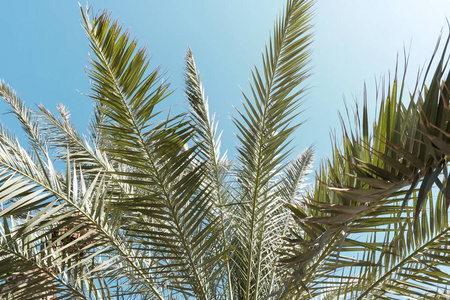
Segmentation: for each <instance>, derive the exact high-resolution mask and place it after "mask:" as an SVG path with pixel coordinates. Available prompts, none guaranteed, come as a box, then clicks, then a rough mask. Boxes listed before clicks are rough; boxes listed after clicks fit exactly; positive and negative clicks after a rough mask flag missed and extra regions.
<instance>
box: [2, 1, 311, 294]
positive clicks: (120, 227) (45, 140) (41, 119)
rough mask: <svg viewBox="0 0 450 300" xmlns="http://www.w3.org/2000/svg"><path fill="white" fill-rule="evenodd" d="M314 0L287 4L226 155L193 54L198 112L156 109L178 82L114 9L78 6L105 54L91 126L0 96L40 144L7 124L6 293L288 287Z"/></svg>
mask: <svg viewBox="0 0 450 300" xmlns="http://www.w3.org/2000/svg"><path fill="white" fill-rule="evenodd" d="M311 6H312V3H311V1H309V0H289V1H288V2H287V5H286V8H285V10H284V12H283V14H282V15H281V16H280V18H279V20H278V21H277V22H276V24H275V29H274V34H273V37H272V38H271V39H270V40H269V43H268V45H267V46H266V48H265V51H264V53H263V66H262V69H261V70H262V71H261V70H260V69H258V68H256V66H255V67H254V69H253V71H252V76H253V83H252V84H251V91H252V94H251V95H246V94H244V95H243V97H244V103H243V108H242V109H241V111H238V117H236V118H235V119H234V122H235V124H236V126H237V128H238V134H237V136H238V139H239V142H240V146H239V148H238V150H237V151H238V154H237V159H236V161H235V162H230V161H229V160H228V159H227V157H226V156H225V155H221V154H220V134H218V133H217V120H215V118H214V115H210V114H209V110H208V103H207V100H206V96H205V92H204V89H203V86H202V83H201V80H200V77H199V75H198V72H197V68H196V66H195V62H194V58H193V55H192V51H191V50H190V49H188V51H187V54H186V70H185V71H186V72H185V74H186V75H185V86H186V96H187V99H188V102H189V105H190V110H189V112H188V113H186V114H181V115H175V116H174V115H171V114H170V113H169V114H168V113H166V112H165V111H164V110H159V107H160V106H161V105H162V101H163V100H164V99H165V98H166V97H168V96H169V95H170V93H171V91H170V88H169V85H168V84H167V83H166V82H165V81H164V78H163V76H162V75H161V74H160V71H159V69H156V70H153V71H148V70H147V68H148V64H149V60H148V59H147V57H146V51H145V49H138V48H137V42H136V41H135V40H132V41H131V40H130V38H129V34H128V33H127V32H126V31H125V32H124V31H122V28H121V27H120V26H119V25H118V24H117V21H116V22H113V21H112V20H111V18H110V15H109V14H108V13H103V14H100V15H97V16H92V15H91V14H90V12H89V9H86V11H84V10H83V9H81V14H82V18H83V24H84V29H85V31H86V35H87V37H88V39H89V42H90V46H91V49H92V52H93V58H92V60H91V68H90V69H89V70H88V75H89V78H90V79H91V82H92V92H91V94H90V97H91V98H92V99H93V100H94V101H95V109H94V116H93V118H92V121H91V124H90V133H89V137H85V136H83V135H81V134H80V133H79V132H78V131H77V130H76V128H75V126H74V125H73V124H72V123H71V121H70V113H69V111H68V110H67V109H66V108H65V107H64V106H62V105H59V106H58V115H54V114H52V113H51V112H50V111H49V110H47V109H46V108H45V107H43V106H38V110H37V111H35V110H32V109H30V108H28V107H27V106H26V105H25V103H24V101H22V99H21V98H20V97H19V96H17V94H16V93H15V92H14V91H13V90H12V89H11V88H10V87H9V86H7V85H6V84H5V83H4V82H3V81H2V82H1V84H0V94H1V96H2V97H3V98H4V99H5V101H6V102H7V103H8V104H9V105H10V107H11V111H12V113H13V114H14V115H15V116H16V117H17V119H18V120H19V121H20V122H21V124H22V127H23V129H24V131H25V133H26V135H27V138H28V142H29V146H28V148H29V150H28V151H27V150H25V149H24V148H23V147H22V146H21V144H20V143H19V142H18V140H17V139H16V138H15V137H14V136H13V135H12V134H11V133H9V132H8V131H7V129H5V128H1V129H0V203H1V205H2V206H1V211H0V217H1V221H0V224H1V225H0V298H1V299H44V298H46V299H124V298H130V299H141V298H142V299H194V298H195V299H263V298H274V297H278V295H281V293H282V292H283V291H285V280H284V278H285V277H286V276H287V272H286V270H285V269H283V268H281V267H279V266H278V265H277V263H278V261H279V260H280V259H281V253H280V252H279V251H278V249H280V247H281V246H282V243H283V239H282V237H283V236H285V235H286V234H287V233H288V232H289V228H290V226H291V224H292V221H293V219H292V218H290V213H289V211H288V209H287V208H286V207H285V205H284V203H294V201H295V199H296V198H297V197H298V193H299V189H300V188H301V187H302V181H303V179H304V178H305V175H306V174H307V173H308V170H309V169H310V167H311V163H312V159H313V157H314V152H313V149H312V148H308V149H306V150H305V151H304V152H303V153H302V154H300V155H299V156H297V157H295V158H294V159H292V160H290V161H289V156H290V154H291V150H290V139H291V134H292V133H293V132H294V130H295V129H296V128H297V127H299V125H300V124H298V123H297V121H296V117H297V116H298V114H299V111H298V108H299V106H300V105H301V97H302V95H303V92H304V88H303V87H302V85H303V82H304V80H305V79H306V78H307V77H308V66H307V63H308V61H309V50H308V46H309V44H310V42H311V33H310V25H309V22H310V19H311Z"/></svg>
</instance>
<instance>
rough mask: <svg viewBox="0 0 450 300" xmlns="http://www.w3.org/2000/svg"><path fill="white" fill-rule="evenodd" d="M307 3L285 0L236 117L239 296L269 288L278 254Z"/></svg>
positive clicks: (306, 40) (304, 54)
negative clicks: (281, 177)
mask: <svg viewBox="0 0 450 300" xmlns="http://www.w3.org/2000/svg"><path fill="white" fill-rule="evenodd" d="M311 7H312V2H311V1H288V3H287V5H286V8H285V11H284V12H283V13H282V15H281V16H280V18H279V19H278V21H277V22H276V23H275V28H274V33H273V38H271V39H270V40H269V42H268V45H266V47H265V51H264V52H263V55H262V60H263V68H261V69H258V68H256V67H255V68H254V70H253V71H252V79H253V82H252V84H251V86H250V88H251V91H252V97H249V96H247V95H245V94H243V97H244V105H243V109H242V110H241V111H238V114H239V118H235V119H234V123H235V125H236V126H237V128H238V135H237V137H238V139H239V142H240V144H241V145H240V146H239V147H238V149H237V151H238V157H237V163H238V165H237V170H236V181H237V195H236V199H238V201H239V202H241V203H242V204H241V205H240V206H238V207H237V210H236V212H235V214H236V228H237V231H236V232H237V242H238V244H237V247H236V251H235V256H234V257H233V261H234V264H235V267H234V268H235V272H236V274H237V276H236V278H237V279H236V283H235V286H236V288H235V289H236V290H235V294H236V295H238V296H237V297H239V298H242V299H257V298H260V297H262V296H263V295H268V294H270V292H269V293H267V292H268V291H270V290H271V289H272V287H271V286H270V285H271V284H272V280H271V278H270V276H266V274H267V273H268V272H270V271H271V269H272V268H273V266H274V265H275V264H276V261H277V256H276V255H274V254H273V252H272V251H271V250H269V249H272V248H273V246H274V245H277V243H276V242H275V243H274V239H268V238H267V236H270V235H271V234H273V233H274V232H273V231H277V230H278V229H277V226H276V224H275V223H274V222H276V220H277V212H278V211H279V205H280V204H279V202H278V201H277V200H276V199H277V196H278V192H277V184H276V182H275V177H276V176H277V175H278V173H279V171H281V169H282V167H283V163H284V160H285V158H286V157H287V156H288V155H289V153H290V151H289V150H287V149H288V148H287V147H288V144H289V139H290V136H291V134H292V133H293V131H294V130H295V129H296V128H297V127H298V126H299V124H298V123H297V122H296V121H295V118H296V117H297V116H298V114H299V112H298V108H299V106H300V104H301V102H300V97H301V96H302V95H303V91H304V88H302V87H300V84H301V83H303V82H304V80H305V79H306V78H307V76H308V67H307V63H308V61H309V44H310V42H311V37H312V35H311V33H310V25H309V22H310V19H311ZM260 70H261V71H260ZM252 98H253V99H252ZM275 240H276V239H275Z"/></svg>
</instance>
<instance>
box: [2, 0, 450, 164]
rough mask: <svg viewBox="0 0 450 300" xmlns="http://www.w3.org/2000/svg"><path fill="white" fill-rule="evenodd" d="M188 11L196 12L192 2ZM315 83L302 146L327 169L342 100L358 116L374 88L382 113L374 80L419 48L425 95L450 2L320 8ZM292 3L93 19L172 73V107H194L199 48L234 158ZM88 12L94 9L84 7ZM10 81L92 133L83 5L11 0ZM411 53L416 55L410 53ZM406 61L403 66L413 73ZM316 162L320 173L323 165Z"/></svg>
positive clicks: (275, 0) (176, 5)
mask: <svg viewBox="0 0 450 300" xmlns="http://www.w3.org/2000/svg"><path fill="white" fill-rule="evenodd" d="M188 2H189V3H188ZM316 2H317V3H316V5H315V9H314V11H315V16H314V32H315V37H314V42H313V45H312V48H311V49H312V56H311V59H312V61H311V68H312V76H311V77H310V78H309V79H308V81H307V83H308V85H309V86H310V89H309V92H308V95H307V96H306V97H305V104H304V106H303V108H304V109H306V111H305V112H304V113H303V114H302V115H301V116H300V117H299V119H298V121H299V122H300V121H304V120H308V121H307V122H306V123H305V124H304V125H303V126H302V127H300V128H299V130H298V132H297V133H296V134H295V139H294V141H293V145H297V147H296V150H295V152H300V151H301V150H302V149H304V148H306V147H307V146H308V145H310V144H313V143H314V144H315V147H316V150H317V158H318V159H317V162H318V161H320V159H321V158H322V157H324V156H325V155H330V153H331V148H330V138H329V132H330V129H333V128H337V127H338V126H339V119H338V110H341V111H343V110H344V104H343V98H344V97H345V98H346V99H347V102H348V103H349V104H350V107H353V106H354V105H353V102H354V100H355V99H358V100H359V101H362V91H363V87H364V83H365V82H366V83H367V89H368V95H369V102H370V107H371V108H372V110H374V107H375V85H374V81H375V79H377V80H378V81H380V80H379V79H380V77H381V76H383V75H384V76H385V77H386V79H387V78H388V77H389V71H390V74H391V78H392V77H393V72H394V69H395V64H396V60H397V56H398V57H399V60H400V62H403V51H404V49H406V51H407V52H408V51H410V59H409V74H410V76H409V77H408V81H407V82H408V84H407V87H409V88H410V89H412V88H413V87H414V79H415V76H416V74H417V70H418V69H419V67H420V66H422V67H423V66H425V65H426V64H427V62H428V60H429V59H430V58H431V54H432V53H433V50H434V48H435V45H436V41H437V39H438V37H439V35H440V33H441V31H442V33H443V37H444V38H446V36H447V35H448V32H449V30H448V25H447V20H446V18H447V17H449V16H450V1H448V0H436V1H419V0H413V1H406V0H396V1H388V0H380V1H360V0H339V1H325V0H324V1H316ZM284 3H285V1H284V0H270V1H269V0H259V1H256V0H245V1H242V0H229V1H226V2H223V1H220V2H219V1H206V0H194V1H175V0H168V1H142V0H141V1H127V2H125V1H116V0H114V1H100V0H95V1H89V5H92V6H93V11H94V12H97V11H102V10H103V9H108V10H110V11H112V16H113V18H119V22H120V23H123V25H124V28H129V29H130V32H131V36H136V37H137V38H138V39H139V43H140V45H141V46H144V45H146V46H147V48H148V51H149V54H150V56H151V57H152V61H151V64H150V68H156V67H158V66H161V67H162V68H163V69H164V70H166V72H167V76H166V78H167V79H168V80H169V81H170V82H172V88H173V89H174V90H175V92H174V94H173V95H172V96H171V97H170V99H169V100H168V101H167V102H166V105H167V106H171V105H177V104H180V105H179V106H177V109H180V110H184V109H185V108H186V107H187V105H186V100H185V98H184V95H183V66H184V54H185V51H186V49H187V47H188V46H190V47H191V48H192V50H193V53H194V57H195V60H196V63H197V67H198V68H199V70H200V74H201V76H202V79H203V82H204V85H205V88H206V93H207V94H208V96H209V103H210V111H211V112H216V114H217V116H218V117H219V120H220V121H219V122H220V123H219V129H220V130H223V131H224V132H223V136H222V151H225V150H226V149H228V151H229V153H230V155H229V156H230V158H233V155H234V153H235V151H234V149H235V147H236V145H237V139H236V138H235V136H234V132H235V127H234V125H233V124H232V122H231V120H230V116H231V115H237V114H236V113H235V108H234V107H237V108H240V107H241V99H242V95H241V89H242V90H243V91H245V92H249V85H248V79H249V77H250V76H251V73H250V67H252V66H253V64H256V65H258V66H259V65H260V60H261V50H262V49H263V47H264V45H265V42H266V41H268V37H269V36H270V33H271V30H272V28H273V24H274V21H275V18H276V16H277V15H278V14H279V12H280V11H281V9H282V7H283V5H284ZM83 7H85V3H83ZM0 28H2V47H1V48H0V54H1V56H0V78H1V79H4V80H5V81H6V82H7V83H8V84H9V85H11V87H13V88H14V89H15V90H16V91H17V92H18V93H19V94H20V95H21V96H22V98H23V99H24V100H25V101H26V103H27V104H28V105H33V104H34V103H36V104H40V103H42V104H43V105H44V106H46V107H47V108H48V109H51V110H52V111H55V107H56V104H57V103H60V102H61V103H63V104H64V105H65V106H67V107H68V108H69V109H70V110H71V112H72V118H73V122H74V123H75V124H76V125H77V126H78V128H79V130H80V131H81V132H86V124H87V123H88V120H89V119H90V117H91V112H92V100H90V99H89V98H88V97H86V96H85V95H83V94H87V93H89V80H88V78H87V76H86V75H85V69H86V67H87V66H88V65H89V57H88V52H89V47H88V41H87V39H86V37H85V35H84V31H83V29H82V27H81V16H80V13H79V8H78V3H77V2H76V1H58V2H57V1H39V3H38V2H37V1H8V2H4V3H2V18H0ZM409 49H411V50H409ZM402 68H403V66H402V63H400V69H402ZM6 109H7V106H6V105H5V104H4V103H3V102H2V103H0V121H1V122H2V123H3V124H5V125H6V126H7V127H9V128H10V129H11V130H12V131H15V132H16V133H18V132H19V131H20V130H19V129H18V126H19V125H18V123H17V122H14V121H13V119H12V118H11V116H8V115H4V114H3V113H4V112H5V111H6ZM317 162H316V164H315V166H318V163H317Z"/></svg>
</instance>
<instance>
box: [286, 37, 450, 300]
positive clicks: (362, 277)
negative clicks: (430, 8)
mask: <svg viewBox="0 0 450 300" xmlns="http://www.w3.org/2000/svg"><path fill="white" fill-rule="evenodd" d="M447 44H448V41H447V43H446V44H445V47H444V50H443V54H442V57H441V59H440V61H439V63H438V66H437V68H436V72H435V74H434V75H433V77H432V78H431V84H430V88H427V87H426V86H425V85H424V88H423V89H422V90H421V91H418V92H417V93H414V94H413V95H411V101H410V103H409V105H408V106H405V105H404V103H403V102H402V101H401V99H402V91H403V84H402V87H401V89H400V91H398V90H397V80H395V82H394V84H393V86H392V90H391V91H390V92H389V93H388V97H387V99H386V100H384V101H383V102H382V104H381V110H380V113H379V117H378V121H377V122H376V123H374V125H373V129H372V131H370V130H369V125H368V117H367V115H368V114H367V108H366V105H365V106H364V108H363V114H362V116H363V117H362V119H361V118H359V115H357V117H356V120H358V123H357V124H356V129H355V130H351V131H349V130H347V129H346V125H345V124H344V123H343V128H344V130H343V140H342V147H341V148H338V145H337V142H336V146H335V148H334V149H335V150H334V153H333V158H332V159H331V160H329V161H328V162H327V166H324V167H322V168H321V170H320V172H319V175H318V178H317V181H316V186H315V190H314V193H311V194H310V195H309V196H308V197H307V201H306V205H307V209H306V211H305V210H304V209H303V208H302V207H300V206H298V205H297V206H291V207H290V208H291V210H292V211H293V213H294V215H295V216H296V221H297V223H298V225H299V228H300V229H301V232H302V233H301V234H299V235H298V236H297V239H296V240H291V242H292V245H297V247H294V248H293V249H292V250H291V252H289V254H288V255H287V257H286V259H285V260H284V263H285V265H286V266H287V267H289V268H292V270H293V273H292V276H293V277H292V278H295V279H294V281H295V282H296V283H297V284H298V283H300V284H301V288H300V289H301V290H303V291H302V292H301V293H300V295H301V294H302V293H304V297H305V298H308V299H309V297H311V295H319V294H322V293H330V295H331V296H330V297H331V298H333V299H334V297H337V295H351V298H352V299H353V298H355V299H363V298H364V297H369V295H370V297H369V298H371V297H372V298H373V299H387V298H389V297H393V295H394V294H396V295H403V296H407V295H409V296H410V297H413V298H414V297H417V296H420V297H425V298H426V299H428V298H429V299H431V298H433V297H441V296H442V295H441V294H439V293H442V292H443V290H442V288H441V290H440V292H439V291H438V287H437V285H436V284H435V283H433V280H437V277H436V276H437V275H436V276H434V275H433V276H431V275H430V276H429V278H430V280H424V277H423V276H426V275H423V274H425V273H426V272H428V271H425V270H430V269H428V267H429V268H431V269H433V270H436V272H437V273H436V274H438V273H439V274H440V271H437V270H439V267H442V266H446V265H447V263H446V262H445V257H446V256H447V250H446V247H441V245H445V243H446V240H447V238H448V237H447V228H448V221H447V217H446V215H447V202H448V200H447V198H446V197H447V196H446V193H448V192H447V186H448V176H447V175H446V174H448V170H447V168H448V164H449V159H448V158H449V154H450V152H449V151H448V150H449V149H450V148H448V145H449V144H450V139H449V135H448V132H449V130H450V124H449V109H448V107H449V97H448V89H447V83H449V78H450V77H447V78H444V70H445V67H446V63H445V59H446V49H447ZM370 132H372V135H369V133H370ZM433 185H435V186H436V188H437V189H438V192H439V196H438V197H437V198H436V197H435V198H434V199H430V197H431V196H430V195H431V194H430V193H431V190H432V186H433ZM435 194H436V193H435ZM411 199H413V201H411ZM427 199H429V200H427ZM411 202H412V203H411ZM427 203H428V204H427ZM427 205H428V211H425V210H424V207H426V206H427ZM357 237H359V238H357ZM361 237H363V238H364V239H366V241H365V242H363V241H361V240H360V239H361ZM434 243H437V244H434ZM435 245H436V248H435ZM438 245H439V246H438ZM299 246H300V247H299ZM427 249H433V250H431V251H430V253H432V252H433V251H435V252H434V253H433V255H434V259H436V260H435V261H431V260H427V259H428V258H429V257H428V256H427V255H428V254H426V252H427ZM416 251H417V252H416ZM346 253H348V254H346ZM358 253H359V255H360V256H359V257H355V255H356V254H358ZM421 255H424V257H426V258H424V265H420V264H421V263H420V262H418V261H416V262H414V259H416V258H415V256H421ZM439 257H440V260H441V262H442V265H439V259H438V258H439ZM416 263H419V264H416ZM427 264H429V265H427ZM411 266H413V267H411ZM415 267H417V268H419V269H415ZM408 268H410V269H408ZM413 270H415V271H413ZM422 270H424V272H425V273H423V274H421V271H422ZM444 270H445V267H444ZM337 273H340V275H338V274H337ZM438 277H439V276H438ZM331 278H333V279H334V280H335V282H334V283H332V284H330V285H329V286H326V285H324V284H323V283H324V282H328V283H330V282H333V281H332V280H331ZM442 280H443V281H442V282H443V283H444V281H445V278H443V279H442ZM418 282H421V284H419V285H418ZM372 283H373V284H372ZM413 287H414V288H413ZM364 288H366V290H364ZM383 288H385V289H386V290H387V293H389V292H392V294H391V295H390V296H383V295H382V294H383V293H380V289H383ZM408 291H410V292H408ZM433 293H438V295H439V296H436V295H435V294H433ZM378 297H380V298H378ZM383 297H384V298H383ZM372 298H371V299H372ZM364 299H365V298H364ZM433 299H434V298H433Z"/></svg>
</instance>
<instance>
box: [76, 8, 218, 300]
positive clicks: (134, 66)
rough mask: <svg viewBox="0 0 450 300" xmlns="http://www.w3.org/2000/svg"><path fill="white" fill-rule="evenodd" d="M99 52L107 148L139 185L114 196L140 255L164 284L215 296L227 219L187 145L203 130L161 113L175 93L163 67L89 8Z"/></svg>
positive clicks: (128, 179) (124, 175)
mask: <svg viewBox="0 0 450 300" xmlns="http://www.w3.org/2000/svg"><path fill="white" fill-rule="evenodd" d="M83 18H84V23H85V29H86V32H87V35H88V37H89V39H90V41H91V48H92V50H93V51H94V54H95V55H96V58H95V59H93V60H92V66H93V69H92V70H90V77H91V79H92V81H93V82H94V85H93V91H94V93H93V94H92V98H93V99H94V100H96V101H97V102H98V103H99V108H100V109H101V110H102V113H103V115H104V119H103V123H102V124H101V125H100V130H101V133H102V137H103V138H104V139H105V140H106V141H107V143H106V144H105V145H106V147H105V149H104V151H106V152H107V154H108V156H109V157H110V159H111V160H112V161H116V162H117V163H119V164H121V165H123V166H124V167H126V168H125V169H124V170H115V171H113V172H112V173H113V174H115V175H117V176H120V177H121V178H120V179H117V181H118V182H123V183H126V184H130V185H131V186H133V187H134V190H133V192H132V193H130V195H129V196H126V197H122V198H120V199H115V200H114V201H112V202H111V204H112V205H113V207H114V209H115V210H118V211H122V212H123V213H124V214H125V215H124V217H123V218H122V220H123V221H124V223H123V226H122V228H123V229H124V230H125V231H126V232H127V243H129V245H130V247H131V248H132V249H133V250H134V251H136V256H146V257H148V259H151V260H152V265H151V266H150V267H149V268H147V269H145V272H147V273H148V274H150V275H151V276H152V277H153V278H154V279H155V281H156V282H158V284H159V285H161V286H162V285H164V286H166V287H168V288H169V289H173V290H174V291H176V292H179V293H181V294H183V295H184V296H188V295H192V296H194V295H195V296H196V297H199V298H200V299H207V298H209V297H210V293H211V292H212V291H213V290H214V289H213V288H211V287H212V286H214V285H216V284H217V280H218V279H217V276H218V274H220V273H221V272H220V269H221V268H220V264H221V263H222V262H223V259H222V258H223V256H224V255H225V253H226V252H225V251H223V250H222V249H217V248H215V247H214V245H215V241H216V240H217V239H218V238H219V235H220V232H221V226H222V225H221V223H220V222H217V220H218V219H217V218H218V217H215V216H213V215H212V204H213V198H212V188H211V185H210V184H208V183H207V184H204V182H205V181H206V178H207V175H206V170H207V169H206V168H205V163H200V164H199V163H198V161H199V160H198V159H197V158H196V156H197V155H198V153H199V150H198V149H197V148H198V147H191V148H190V149H186V148H185V145H186V144H187V143H188V142H189V141H190V139H191V138H192V136H193V135H194V134H195V133H194V130H193V128H192V127H191V126H189V123H188V121H185V120H182V119H180V118H179V117H174V118H172V119H169V120H156V118H155V117H156V116H158V115H159V113H158V112H154V107H155V105H156V104H158V103H159V102H160V101H162V100H163V99H164V98H165V97H166V96H167V95H168V94H169V93H168V92H167V88H168V85H167V84H165V83H163V82H162V78H161V77H160V75H159V71H158V70H155V71H152V72H150V74H149V75H146V68H147V66H148V63H149V62H148V60H147V59H146V55H145V50H144V49H141V50H138V51H137V52H135V48H136V42H135V41H133V42H130V41H129V37H128V34H127V33H126V32H125V33H121V28H120V26H118V25H117V22H115V23H112V22H111V21H110V19H109V16H108V15H107V14H102V15H99V16H97V17H94V19H93V20H92V23H91V22H90V20H89V13H88V12H86V13H83Z"/></svg>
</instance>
